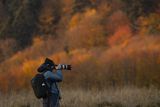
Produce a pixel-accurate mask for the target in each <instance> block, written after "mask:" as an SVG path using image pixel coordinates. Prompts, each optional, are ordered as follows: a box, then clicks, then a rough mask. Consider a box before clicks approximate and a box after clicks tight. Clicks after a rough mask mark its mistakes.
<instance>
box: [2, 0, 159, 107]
mask: <svg viewBox="0 0 160 107" xmlns="http://www.w3.org/2000/svg"><path fill="white" fill-rule="evenodd" d="M46 57H49V58H51V59H53V61H54V62H55V63H56V64H59V63H61V64H71V65H72V66H73V69H72V71H70V72H65V71H64V72H63V74H64V81H63V83H62V84H61V87H62V88H65V89H72V88H73V87H74V88H75V89H76V88H77V89H79V88H81V89H84V90H90V89H93V90H94V89H95V90H102V89H107V88H109V87H113V88H116V87H119V88H120V87H126V86H128V87H130V86H131V87H139V88H143V87H146V88H149V87H156V88H160V0H0V92H3V93H7V92H10V91H19V90H30V87H31V86H30V80H31V78H32V77H33V76H34V75H35V74H36V73H37V67H39V65H40V64H41V63H42V62H43V61H44V60H45V58H46ZM25 107H29V106H25Z"/></svg>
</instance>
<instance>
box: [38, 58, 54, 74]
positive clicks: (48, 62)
mask: <svg viewBox="0 0 160 107" xmlns="http://www.w3.org/2000/svg"><path fill="white" fill-rule="evenodd" d="M54 67H55V64H54V62H53V61H52V60H51V59H49V58H46V59H45V61H44V63H43V64H42V65H41V66H40V67H39V68H38V69H37V70H38V72H43V71H46V70H51V71H52V70H53V69H54Z"/></svg>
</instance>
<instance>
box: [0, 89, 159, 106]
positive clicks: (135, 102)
mask: <svg viewBox="0 0 160 107" xmlns="http://www.w3.org/2000/svg"><path fill="white" fill-rule="evenodd" d="M61 94H62V100H61V107H160V90H158V89H155V88H149V89H147V88H141V89H140V88H133V87H127V88H121V89H120V88H119V89H114V88H109V89H104V90H101V91H98V90H82V89H72V90H65V89H62V93H61ZM0 107H42V100H38V99H36V98H35V96H34V94H33V92H32V91H31V92H12V93H10V94H7V95H1V97H0Z"/></svg>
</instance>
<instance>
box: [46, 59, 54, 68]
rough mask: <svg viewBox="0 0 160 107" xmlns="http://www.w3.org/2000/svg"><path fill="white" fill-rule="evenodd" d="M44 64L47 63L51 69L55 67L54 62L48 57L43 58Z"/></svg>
mask: <svg viewBox="0 0 160 107" xmlns="http://www.w3.org/2000/svg"><path fill="white" fill-rule="evenodd" d="M44 64H47V65H48V66H49V67H50V68H51V69H53V68H54V67H55V63H54V62H53V61H52V60H51V59H49V58H46V59H45V62H44Z"/></svg>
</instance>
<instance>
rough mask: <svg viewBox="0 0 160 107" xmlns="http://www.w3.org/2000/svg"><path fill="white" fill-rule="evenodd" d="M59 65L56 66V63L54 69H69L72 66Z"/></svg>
mask: <svg viewBox="0 0 160 107" xmlns="http://www.w3.org/2000/svg"><path fill="white" fill-rule="evenodd" d="M60 65H61V67H60V68H58V65H55V69H56V70H71V69H72V66H71V65H67V64H60Z"/></svg>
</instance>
